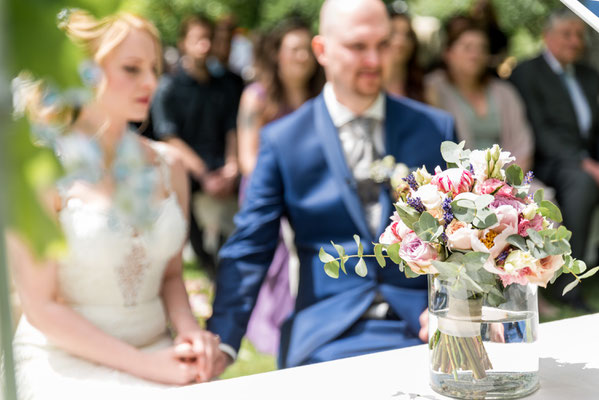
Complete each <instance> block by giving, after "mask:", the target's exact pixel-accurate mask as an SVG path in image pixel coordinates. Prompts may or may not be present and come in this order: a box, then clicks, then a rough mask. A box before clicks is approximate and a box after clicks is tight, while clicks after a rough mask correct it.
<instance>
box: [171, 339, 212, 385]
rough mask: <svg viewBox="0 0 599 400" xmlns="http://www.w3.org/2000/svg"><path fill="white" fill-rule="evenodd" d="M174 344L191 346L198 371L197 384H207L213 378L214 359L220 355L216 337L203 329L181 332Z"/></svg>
mask: <svg viewBox="0 0 599 400" xmlns="http://www.w3.org/2000/svg"><path fill="white" fill-rule="evenodd" d="M175 344H177V345H181V344H188V345H190V346H191V349H192V352H193V354H194V355H195V363H196V366H197V371H198V376H197V379H196V381H197V382H207V381H209V380H210V379H212V377H214V376H215V371H214V367H215V365H216V361H217V359H216V358H217V356H218V355H219V354H218V353H221V350H220V349H219V348H218V345H219V344H220V339H219V337H218V336H216V335H214V334H212V333H211V332H208V331H205V330H203V329H198V330H193V331H188V332H181V333H180V334H179V335H178V336H177V337H176V338H175ZM177 347H179V346H177Z"/></svg>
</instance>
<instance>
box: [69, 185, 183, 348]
mask: <svg viewBox="0 0 599 400" xmlns="http://www.w3.org/2000/svg"><path fill="white" fill-rule="evenodd" d="M59 219H60V223H61V226H62V228H63V231H64V234H65V237H66V240H67V243H68V249H69V251H68V254H67V256H66V257H65V258H64V259H63V260H62V261H61V263H60V265H59V268H58V282H59V292H60V296H61V297H62V298H63V300H64V301H65V302H67V303H68V304H69V305H70V306H72V307H73V308H74V309H75V310H77V311H78V312H80V313H81V314H83V315H84V316H85V317H86V318H88V319H89V320H91V321H92V322H93V323H94V324H96V325H97V326H99V327H100V328H102V329H103V330H105V331H107V332H109V333H111V334H113V335H114V336H117V337H119V338H121V339H123V340H126V341H128V342H130V343H131V344H134V345H145V344H147V343H148V342H149V341H150V342H151V340H152V339H153V338H154V337H155V336H156V335H159V334H161V333H163V332H164V331H165V329H166V318H165V315H164V309H163V306H162V302H161V300H160V297H159V294H160V287H161V282H162V276H163V274H164V270H165V268H166V266H167V264H168V261H169V260H170V259H171V258H172V257H173V256H174V255H175V253H176V252H178V251H179V249H180V248H181V245H182V243H183V241H184V239H185V234H186V221H185V217H184V215H183V212H182V210H181V208H180V206H179V204H178V202H177V196H176V194H175V193H174V192H171V193H170V195H169V196H168V197H167V198H165V199H164V200H162V201H161V202H160V204H159V207H158V214H157V219H156V220H155V221H154V223H153V224H152V225H151V226H150V227H148V228H146V229H144V230H136V229H134V228H133V227H132V226H131V225H129V224H128V223H127V219H126V218H124V216H123V215H121V214H120V213H119V211H118V209H116V208H114V207H109V208H102V207H101V206H99V205H95V204H89V203H85V202H83V201H82V200H80V199H79V198H70V199H68V200H67V201H66V203H65V206H64V208H63V209H62V210H61V212H60V214H59Z"/></svg>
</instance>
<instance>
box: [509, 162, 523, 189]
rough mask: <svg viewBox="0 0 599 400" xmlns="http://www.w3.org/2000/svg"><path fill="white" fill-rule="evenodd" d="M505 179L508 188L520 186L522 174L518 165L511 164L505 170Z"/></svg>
mask: <svg viewBox="0 0 599 400" xmlns="http://www.w3.org/2000/svg"><path fill="white" fill-rule="evenodd" d="M505 178H506V181H507V183H508V184H509V185H510V186H518V185H521V184H522V180H523V179H524V172H522V168H520V167H519V166H518V165H516V164H512V165H510V166H509V167H508V168H507V169H506V170H505Z"/></svg>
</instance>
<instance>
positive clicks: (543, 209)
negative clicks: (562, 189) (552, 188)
mask: <svg viewBox="0 0 599 400" xmlns="http://www.w3.org/2000/svg"><path fill="white" fill-rule="evenodd" d="M539 212H540V213H541V215H542V216H544V217H546V218H549V219H552V220H554V221H555V222H562V212H561V211H560V210H559V208H558V207H557V206H556V205H555V204H553V203H552V202H550V201H549V200H543V201H542V202H541V204H540V207H539Z"/></svg>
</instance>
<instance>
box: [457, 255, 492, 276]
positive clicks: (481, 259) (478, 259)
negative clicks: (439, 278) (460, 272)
mask: <svg viewBox="0 0 599 400" xmlns="http://www.w3.org/2000/svg"><path fill="white" fill-rule="evenodd" d="M488 258H489V253H484V252H482V251H471V252H469V253H466V254H465V255H464V258H463V259H462V262H463V263H464V265H465V266H466V269H467V270H468V271H469V272H470V271H477V270H479V269H481V268H482V267H483V266H484V265H485V262H486V261H487V259H488Z"/></svg>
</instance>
